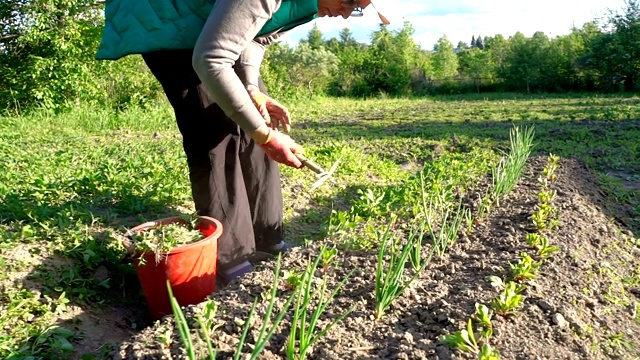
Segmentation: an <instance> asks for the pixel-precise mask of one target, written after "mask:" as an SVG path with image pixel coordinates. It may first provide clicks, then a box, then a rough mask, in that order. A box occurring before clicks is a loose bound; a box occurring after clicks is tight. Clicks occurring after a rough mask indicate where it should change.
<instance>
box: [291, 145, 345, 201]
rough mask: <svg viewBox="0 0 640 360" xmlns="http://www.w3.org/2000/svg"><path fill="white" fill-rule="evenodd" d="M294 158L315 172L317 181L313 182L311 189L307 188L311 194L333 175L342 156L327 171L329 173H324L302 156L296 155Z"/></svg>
mask: <svg viewBox="0 0 640 360" xmlns="http://www.w3.org/2000/svg"><path fill="white" fill-rule="evenodd" d="M296 156H297V157H298V159H299V160H300V161H301V162H302V163H303V164H304V166H306V167H308V168H309V169H311V170H312V171H313V172H315V173H316V176H317V177H318V180H316V182H314V183H313V185H311V188H309V192H312V191H314V190H315V189H317V188H319V187H320V186H322V184H324V183H325V181H327V179H329V178H330V177H331V176H332V175H333V173H334V172H335V171H336V169H337V168H338V165H339V164H340V160H341V159H342V156H340V158H339V159H338V160H337V161H336V162H335V163H334V164H333V165H332V166H331V169H329V171H325V170H324V169H323V168H322V166H320V165H318V164H316V163H315V162H313V161H311V160H309V159H307V158H305V157H304V156H303V155H300V154H296Z"/></svg>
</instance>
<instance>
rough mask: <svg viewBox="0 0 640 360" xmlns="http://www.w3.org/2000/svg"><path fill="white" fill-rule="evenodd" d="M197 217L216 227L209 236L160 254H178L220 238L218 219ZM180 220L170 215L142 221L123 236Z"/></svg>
mask: <svg viewBox="0 0 640 360" xmlns="http://www.w3.org/2000/svg"><path fill="white" fill-rule="evenodd" d="M198 219H200V220H206V221H209V222H212V223H213V224H214V226H215V227H216V229H215V230H214V231H213V233H211V234H210V235H209V236H205V237H204V238H202V239H200V240H198V241H195V242H191V243H188V244H182V245H178V246H176V247H174V248H172V249H171V250H169V251H165V252H163V253H161V255H164V256H168V255H171V254H179V253H181V252H184V251H186V250H189V249H191V248H193V247H197V246H200V245H201V244H202V243H203V242H205V241H209V240H212V239H218V238H220V235H222V223H221V222H220V221H219V220H218V219H215V218H212V217H210V216H198ZM180 220H181V219H180V217H178V216H171V217H166V218H161V219H157V220H152V221H147V222H145V223H142V224H140V225H137V226H135V227H133V228H131V229H130V230H129V231H127V233H126V234H125V236H130V235H133V234H136V233H138V232H140V231H143V230H147V229H150V228H153V227H157V226H160V225H169V224H174V223H176V222H180ZM125 245H127V244H125ZM130 245H131V246H132V247H133V248H134V249H135V247H134V245H133V244H132V243H130ZM148 253H153V251H148Z"/></svg>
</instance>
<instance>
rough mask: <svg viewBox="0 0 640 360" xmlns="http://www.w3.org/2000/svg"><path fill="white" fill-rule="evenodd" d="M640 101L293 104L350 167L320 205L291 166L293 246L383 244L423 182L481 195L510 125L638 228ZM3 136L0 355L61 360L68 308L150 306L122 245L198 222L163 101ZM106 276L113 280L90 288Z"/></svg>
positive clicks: (309, 139) (18, 126)
mask: <svg viewBox="0 0 640 360" xmlns="http://www.w3.org/2000/svg"><path fill="white" fill-rule="evenodd" d="M639 104H640V98H638V97H636V96H600V95H598V96H596V95H581V94H573V95H570V96H524V95H518V94H486V95H465V96H450V97H435V98H424V99H385V100H374V99H372V100H346V99H317V100H316V101H315V102H313V103H308V102H299V103H295V102H292V103H290V104H289V107H290V110H291V112H292V114H293V117H294V119H293V126H294V130H293V131H292V134H291V135H292V137H293V138H294V139H296V140H297V141H298V142H299V143H300V144H302V145H303V146H305V148H306V150H307V154H308V156H309V157H310V158H311V159H313V160H314V161H316V162H318V163H320V164H321V165H323V166H325V167H327V168H328V167H329V166H330V165H331V164H332V163H334V162H335V161H336V160H337V159H338V158H340V157H341V163H340V166H339V167H338V169H337V171H336V173H335V174H334V176H333V177H332V178H331V179H329V180H328V181H327V183H325V185H323V186H322V187H320V188H319V189H317V190H316V191H315V192H313V194H308V193H304V192H301V191H297V190H296V191H294V190H293V189H308V188H309V187H310V186H311V184H313V182H314V181H315V180H316V179H315V177H314V176H313V175H312V174H311V173H310V172H309V171H307V170H302V171H298V170H294V169H290V168H284V169H283V170H282V173H283V177H284V178H285V184H286V185H285V189H284V190H285V193H284V196H285V204H290V205H291V206H286V207H285V222H286V223H287V229H289V230H288V231H289V233H288V234H287V236H288V237H289V238H291V239H294V240H297V241H299V242H303V241H316V240H320V239H322V238H324V237H325V235H326V234H327V233H329V234H330V235H331V237H333V238H340V240H341V242H342V243H343V244H345V245H344V246H345V247H352V248H371V249H373V248H377V247H378V245H379V244H378V243H377V237H376V234H375V230H376V229H379V228H381V225H383V224H384V220H385V219H388V216H389V214H390V213H395V214H397V215H398V216H399V221H398V223H399V226H402V224H404V223H406V222H408V220H409V219H414V218H415V217H416V216H418V215H419V214H420V213H421V211H422V210H421V206H420V205H419V204H420V203H421V202H422V200H421V199H420V198H419V196H420V194H421V192H420V187H421V186H424V187H425V189H426V191H428V192H435V193H440V194H443V197H442V198H438V199H433V206H445V205H444V204H451V203H452V201H454V200H456V199H455V197H456V196H458V195H460V194H466V193H468V192H470V191H471V190H472V189H473V188H474V187H478V179H481V178H482V177H483V176H485V175H487V174H489V173H490V171H491V168H492V166H495V164H496V163H497V161H498V159H499V157H500V154H502V153H503V152H505V151H507V150H508V149H509V146H510V131H511V129H512V128H513V126H514V125H517V126H521V128H525V127H528V126H534V127H535V133H536V143H537V146H536V147H535V148H534V149H533V150H532V154H533V155H547V154H549V153H553V154H556V155H558V156H561V157H563V158H571V157H576V158H580V159H581V160H583V161H584V162H585V163H586V164H587V165H588V166H589V167H590V168H592V169H594V170H595V171H597V172H599V173H600V174H601V176H602V180H601V181H602V184H603V185H604V188H605V189H606V191H607V192H609V193H610V194H612V195H614V196H615V197H616V198H617V199H618V200H619V201H622V202H626V203H629V204H631V205H632V206H635V209H636V214H635V219H631V223H632V224H634V225H635V226H636V228H635V229H634V231H637V230H638V228H639V227H638V225H639V224H640V192H639V191H638V190H634V189H633V188H628V187H625V184H626V183H627V182H628V180H629V179H631V180H633V174H637V173H638V171H639V170H640V154H639V147H640V143H639V142H638V141H637V139H639V138H640V128H639V127H638V126H637V120H636V119H637V118H639V117H640V116H639V115H640V106H638V105H639ZM0 139H1V141H0V169H2V171H0V264H1V265H2V266H3V268H4V269H5V271H4V272H3V273H2V274H0V284H2V285H3V290H4V291H3V292H2V294H0V344H1V345H0V357H2V358H5V357H8V358H11V357H12V356H14V357H18V356H30V355H32V356H34V357H41V358H59V357H61V356H62V357H64V356H66V354H67V353H69V352H73V351H74V349H73V348H69V345H70V346H71V347H73V344H74V339H76V338H80V337H81V335H82V334H81V333H80V332H78V331H75V330H74V329H75V327H74V325H73V322H67V323H64V322H59V321H58V318H59V317H60V315H61V314H65V313H68V312H69V310H68V305H69V304H75V305H83V306H85V307H87V308H100V307H101V306H108V305H109V304H111V303H112V302H113V301H114V299H117V300H118V301H124V299H130V301H132V302H137V303H140V302H141V301H142V300H141V298H140V297H137V296H136V295H135V292H134V293H133V294H134V295H131V294H132V293H131V286H134V289H135V275H132V274H133V271H132V268H131V267H130V265H128V264H123V263H122V262H121V258H122V256H123V254H124V249H123V248H122V246H121V245H120V244H119V243H118V242H117V241H114V240H115V239H117V238H118V236H117V235H118V234H123V233H124V232H125V231H126V230H127V229H129V228H131V227H133V226H135V225H138V224H139V223H141V222H144V221H147V220H153V219H156V218H158V217H161V216H168V215H177V214H182V213H189V212H190V211H191V210H192V205H191V202H190V196H191V194H190V189H189V182H188V171H187V166H186V162H185V159H184V156H183V153H182V144H181V138H180V135H179V132H178V130H177V127H176V125H175V123H174V120H173V118H172V112H171V110H170V108H169V107H168V105H167V104H165V103H159V104H157V106H152V107H149V108H147V109H130V110H127V111H126V112H123V113H114V112H113V111H110V110H106V109H88V108H78V109H76V110H74V111H73V112H71V113H67V114H52V113H47V112H37V113H33V114H30V115H25V116H4V117H2V118H0ZM343 148H344V150H343ZM612 174H615V175H616V176H615V177H613V176H611V175H612ZM621 174H622V175H621ZM420 176H422V177H423V180H424V183H423V184H421V183H420ZM436 190H437V191H436ZM445 190H447V191H445ZM449 190H451V191H449ZM408 205H409V206H408ZM414 205H415V206H414ZM454 212H455V211H454ZM329 219H330V221H329ZM441 220H442V219H434V223H438V222H440V221H441ZM101 267H106V268H107V269H108V270H109V273H110V277H109V278H107V279H97V278H96V277H95V276H94V274H95V273H96V271H98V270H99V269H100V268H101ZM132 276H133V279H134V280H133V283H131V280H130V279H131V277H132ZM52 326H57V327H54V328H52ZM67 343H68V344H67ZM35 344H37V345H38V346H34V345H35Z"/></svg>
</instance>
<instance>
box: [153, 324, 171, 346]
mask: <svg viewBox="0 0 640 360" xmlns="http://www.w3.org/2000/svg"><path fill="white" fill-rule="evenodd" d="M171 333H172V332H171V330H170V329H168V328H166V327H163V328H160V329H158V335H156V340H157V341H158V343H160V346H162V347H163V348H164V349H166V348H168V347H169V346H171V342H172V341H171Z"/></svg>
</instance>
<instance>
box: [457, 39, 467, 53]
mask: <svg viewBox="0 0 640 360" xmlns="http://www.w3.org/2000/svg"><path fill="white" fill-rule="evenodd" d="M468 48H469V44H467V43H466V42H464V41H458V46H457V47H456V51H462V50H466V49H468Z"/></svg>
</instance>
